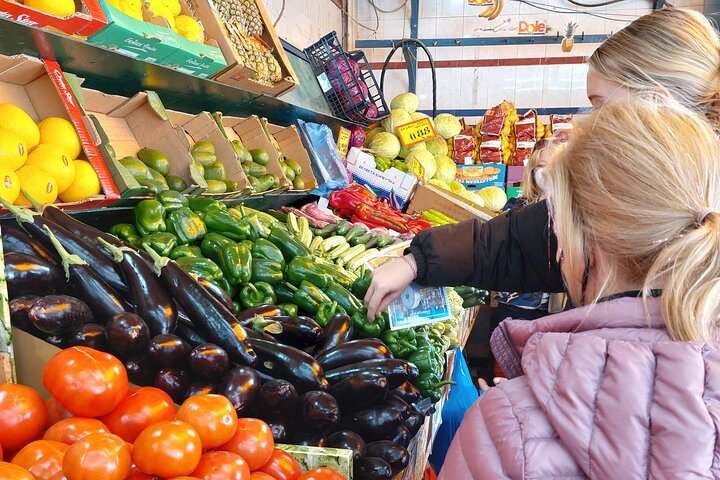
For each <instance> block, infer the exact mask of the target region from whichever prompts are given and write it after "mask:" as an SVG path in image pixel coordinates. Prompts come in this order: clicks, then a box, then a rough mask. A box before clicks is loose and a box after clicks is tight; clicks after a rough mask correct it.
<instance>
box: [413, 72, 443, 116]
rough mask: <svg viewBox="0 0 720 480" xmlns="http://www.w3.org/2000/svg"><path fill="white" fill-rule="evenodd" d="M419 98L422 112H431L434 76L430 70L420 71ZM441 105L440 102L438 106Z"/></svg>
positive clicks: (418, 79)
mask: <svg viewBox="0 0 720 480" xmlns="http://www.w3.org/2000/svg"><path fill="white" fill-rule="evenodd" d="M417 96H418V98H419V99H420V107H419V108H420V110H430V109H431V108H432V76H431V74H430V69H429V68H421V69H420V70H418V77H417ZM440 105H441V104H440V102H438V106H440Z"/></svg>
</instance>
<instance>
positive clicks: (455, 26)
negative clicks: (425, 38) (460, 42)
mask: <svg viewBox="0 0 720 480" xmlns="http://www.w3.org/2000/svg"><path fill="white" fill-rule="evenodd" d="M464 20H465V19H464V18H463V17H445V18H437V19H436V24H435V25H436V26H435V33H436V34H437V36H438V38H457V37H462V35H463V22H464Z"/></svg>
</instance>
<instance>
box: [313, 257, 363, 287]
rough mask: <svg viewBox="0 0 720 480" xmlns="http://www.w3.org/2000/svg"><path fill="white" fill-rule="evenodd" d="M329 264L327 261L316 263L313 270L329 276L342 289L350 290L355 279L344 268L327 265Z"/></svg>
mask: <svg viewBox="0 0 720 480" xmlns="http://www.w3.org/2000/svg"><path fill="white" fill-rule="evenodd" d="M329 263H330V262H329V261H327V263H326V262H325V261H322V260H319V261H316V262H315V270H317V272H318V273H324V274H327V275H330V276H331V277H332V278H333V279H334V280H335V282H337V283H338V284H340V285H341V286H342V287H343V288H346V289H350V288H352V285H353V282H354V281H355V277H353V276H350V274H349V273H348V272H347V271H346V270H345V269H344V268H341V267H338V266H337V265H335V264H332V265H329Z"/></svg>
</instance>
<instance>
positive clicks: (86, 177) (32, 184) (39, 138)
mask: <svg viewBox="0 0 720 480" xmlns="http://www.w3.org/2000/svg"><path fill="white" fill-rule="evenodd" d="M80 152H81V147H80V139H79V138H78V136H77V133H76V132H75V128H74V127H73V126H72V124H71V123H70V122H68V121H67V120H65V119H64V118H58V117H50V118H46V119H45V120H43V121H42V122H40V123H39V124H36V123H35V122H34V121H33V119H32V118H31V117H30V115H28V114H27V113H26V112H25V111H24V110H22V109H21V108H20V107H18V106H16V105H13V104H10V103H4V104H0V198H3V199H5V200H6V201H8V202H10V203H13V204H15V205H30V202H29V201H28V199H27V197H26V196H25V195H24V193H26V194H28V195H29V196H30V197H32V198H33V199H34V200H36V201H38V202H40V203H42V204H50V203H54V202H55V201H56V200H57V199H58V198H59V199H60V200H61V201H63V202H77V201H80V200H84V199H86V198H88V197H90V196H93V195H97V194H99V193H100V180H99V179H98V176H97V174H96V173H95V170H94V169H93V167H92V165H90V163H89V162H87V161H85V160H78V159H77V158H78V156H79V155H80Z"/></svg>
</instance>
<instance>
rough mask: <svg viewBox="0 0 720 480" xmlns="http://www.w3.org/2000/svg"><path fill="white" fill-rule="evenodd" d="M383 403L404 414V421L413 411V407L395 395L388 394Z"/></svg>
mask: <svg viewBox="0 0 720 480" xmlns="http://www.w3.org/2000/svg"><path fill="white" fill-rule="evenodd" d="M383 405H384V406H386V407H388V408H391V409H393V410H395V411H396V412H398V413H399V414H400V415H401V416H402V419H403V422H404V421H405V420H406V419H407V418H408V416H410V414H411V413H412V412H413V409H412V407H411V406H410V405H408V404H407V402H405V400H403V399H402V398H400V397H396V396H395V395H388V396H387V398H386V399H385V402H383Z"/></svg>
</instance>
